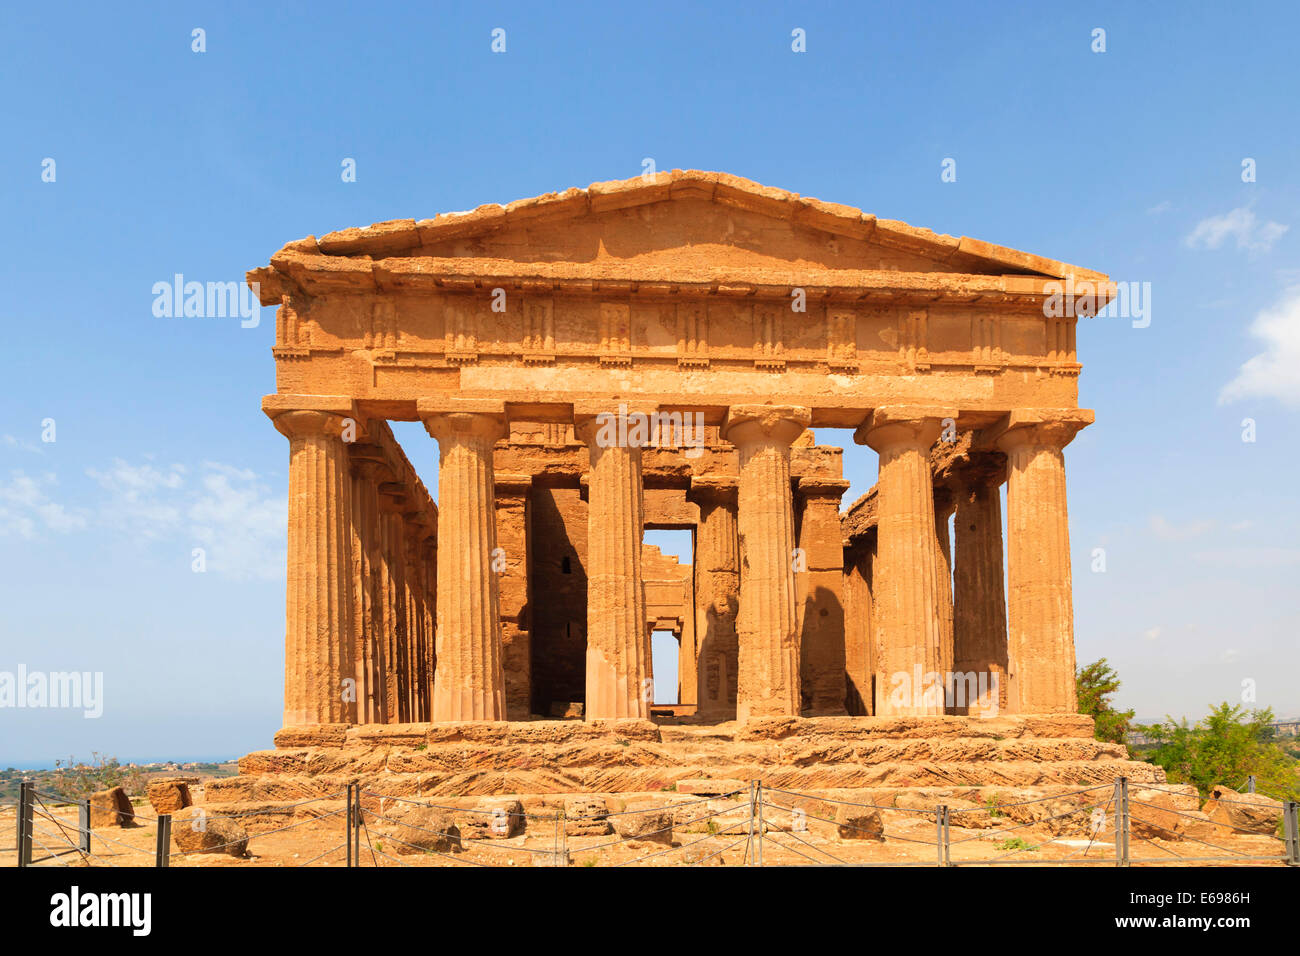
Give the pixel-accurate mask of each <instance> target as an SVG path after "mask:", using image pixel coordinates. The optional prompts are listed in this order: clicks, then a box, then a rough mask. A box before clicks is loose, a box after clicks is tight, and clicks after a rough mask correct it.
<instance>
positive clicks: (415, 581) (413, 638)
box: [404, 512, 432, 721]
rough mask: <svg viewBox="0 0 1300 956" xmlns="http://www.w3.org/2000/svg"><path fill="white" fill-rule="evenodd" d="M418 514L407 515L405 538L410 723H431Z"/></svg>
mask: <svg viewBox="0 0 1300 956" xmlns="http://www.w3.org/2000/svg"><path fill="white" fill-rule="evenodd" d="M418 517H419V512H407V514H406V515H405V518H406V524H405V527H404V533H405V537H406V633H407V634H408V635H410V645H411V653H410V664H411V720H414V721H428V719H429V709H430V705H431V703H432V701H431V699H430V692H431V690H432V688H430V686H429V682H428V673H427V671H426V669H425V667H426V664H427V663H428V661H427V659H426V655H425V650H424V594H423V587H422V585H423V580H424V567H423V565H422V563H421V558H420V547H421V541H422V540H423V537H424V530H423V529H422V528H421V527H420V525H419V522H418Z"/></svg>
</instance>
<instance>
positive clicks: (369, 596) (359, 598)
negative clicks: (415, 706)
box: [351, 459, 380, 724]
mask: <svg viewBox="0 0 1300 956" xmlns="http://www.w3.org/2000/svg"><path fill="white" fill-rule="evenodd" d="M366 464H367V462H365V461H363V460H357V459H354V460H353V461H352V512H351V517H352V521H351V528H352V634H353V640H352V664H353V668H354V670H355V675H356V697H357V722H358V723H362V724H372V723H378V722H379V720H380V718H379V716H378V714H377V712H376V701H377V695H376V694H375V674H376V671H375V653H374V641H375V631H374V625H373V622H374V608H373V607H372V603H373V600H374V592H373V591H372V590H371V580H372V578H373V568H372V567H371V556H372V553H373V552H372V549H371V543H370V542H371V538H372V537H373V536H374V534H375V532H376V528H375V519H376V517H377V513H378V502H377V497H376V491H375V486H374V483H373V482H372V481H371V480H370V479H369V478H367V477H366V474H365V471H366Z"/></svg>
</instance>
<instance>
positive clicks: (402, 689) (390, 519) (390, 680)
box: [379, 485, 411, 723]
mask: <svg viewBox="0 0 1300 956" xmlns="http://www.w3.org/2000/svg"><path fill="white" fill-rule="evenodd" d="M392 487H393V486H391V485H381V486H380V492H381V494H380V498H379V501H380V504H379V523H380V534H381V536H382V539H383V544H382V547H383V567H382V576H381V581H380V583H381V587H382V593H381V595H380V597H381V600H382V601H383V617H384V638H383V643H384V657H385V659H386V660H387V664H388V668H387V671H386V673H385V674H384V696H385V698H386V699H387V701H388V721H389V723H407V722H409V721H410V719H411V712H410V708H409V707H408V706H407V696H406V695H407V689H408V684H407V640H406V601H405V591H406V585H405V581H404V573H403V571H404V569H403V564H404V563H405V562H404V561H403V555H404V553H405V550H406V549H405V546H404V544H403V540H402V515H401V502H400V501H399V500H397V499H395V498H394V497H393V494H392V492H391V488H392ZM385 492H386V493H385Z"/></svg>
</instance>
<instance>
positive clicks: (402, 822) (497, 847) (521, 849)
mask: <svg viewBox="0 0 1300 956" xmlns="http://www.w3.org/2000/svg"><path fill="white" fill-rule="evenodd" d="M362 813H369V814H370V815H371V816H373V817H374V818H375V819H376V820H382V821H384V822H385V823H391V824H392V825H393V826H398V827H409V828H410V829H412V830H420V831H421V832H423V833H432V834H433V835H434V836H441V837H447V838H449V839H450V838H451V834H450V833H448V832H445V831H442V830H430V829H429V828H428V827H422V826H418V825H417V824H414V823H408V822H406V821H405V820H396V819H394V818H393V817H386V816H384V815H383V814H380V813H375V811H373V810H365V809H363V810H362ZM389 838H390V839H393V840H396V839H397V837H394V836H391V835H390V837H389ZM398 842H399V843H401V842H404V841H401V840H398ZM465 842H468V843H481V842H483V841H481V840H467V841H465ZM407 846H415V844H413V843H408V844H407ZM417 849H420V848H417ZM484 849H491V850H510V851H517V852H520V853H554V852H555V851H554V850H542V849H538V848H537V847H528V846H504V845H502V844H500V843H492V842H491V841H490V840H489V841H488V843H487V846H486V847H484Z"/></svg>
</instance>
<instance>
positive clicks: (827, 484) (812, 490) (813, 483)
mask: <svg viewBox="0 0 1300 956" xmlns="http://www.w3.org/2000/svg"><path fill="white" fill-rule="evenodd" d="M849 484H850V482H849V480H848V479H847V478H830V477H826V476H821V475H804V476H803V477H801V478H798V479H796V480H795V492H796V493H797V494H798V495H799V497H801V498H834V499H835V500H836V501H839V500H840V499H841V498H843V497H844V492H846V491H848V490H849Z"/></svg>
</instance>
